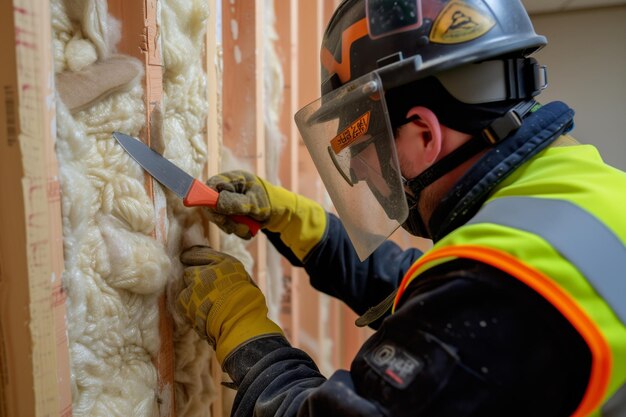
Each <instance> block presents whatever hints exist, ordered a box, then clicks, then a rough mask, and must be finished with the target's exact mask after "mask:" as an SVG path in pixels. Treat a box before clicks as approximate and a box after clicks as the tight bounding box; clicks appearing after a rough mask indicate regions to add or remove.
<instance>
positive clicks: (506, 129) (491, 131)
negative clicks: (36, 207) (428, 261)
mask: <svg viewBox="0 0 626 417" xmlns="http://www.w3.org/2000/svg"><path fill="white" fill-rule="evenodd" d="M535 105H537V102H535V100H528V101H523V102H521V103H519V104H518V105H516V106H515V107H513V108H512V109H511V110H509V111H508V112H507V113H506V114H505V115H504V116H502V117H500V118H498V119H496V120H494V121H493V122H492V123H491V124H490V125H489V126H488V127H486V128H485V129H483V131H482V132H481V135H480V136H479V137H473V138H471V139H470V140H468V141H467V142H465V143H464V144H463V145H461V146H459V147H458V148H457V149H455V150H454V151H452V152H450V153H449V154H448V155H446V156H445V157H443V158H442V159H441V160H439V161H437V162H436V163H435V164H433V165H432V166H431V167H430V168H428V169H426V170H425V171H424V172H422V173H421V174H419V175H418V176H416V177H414V178H411V179H409V180H407V181H406V182H405V186H406V187H408V188H409V190H411V193H412V195H409V194H406V197H407V201H408V203H409V217H408V218H407V220H406V222H405V223H404V224H403V225H402V227H403V228H404V229H405V230H406V231H408V232H409V233H411V234H412V235H415V236H419V237H424V238H428V239H431V238H432V236H431V235H430V232H429V230H428V228H427V227H426V224H425V222H424V219H423V218H422V216H421V214H420V213H419V207H418V205H419V201H420V195H421V193H422V191H423V190H424V189H425V188H426V187H428V186H429V185H430V184H432V183H433V182H435V181H436V180H438V179H439V178H441V177H442V176H444V175H445V174H447V173H448V172H450V171H452V170H453V169H454V168H456V167H458V166H459V165H461V164H462V163H463V162H465V161H467V160H469V159H470V158H471V157H473V156H474V155H476V154H478V152H480V151H481V150H483V149H486V148H487V147H490V146H493V145H495V144H496V143H498V142H500V141H502V140H503V139H504V138H506V137H507V136H509V135H510V134H511V133H513V132H514V131H516V130H517V129H519V128H520V127H521V126H522V119H523V118H524V116H526V114H528V113H529V112H530V111H531V110H532V109H533V108H534V107H535Z"/></svg>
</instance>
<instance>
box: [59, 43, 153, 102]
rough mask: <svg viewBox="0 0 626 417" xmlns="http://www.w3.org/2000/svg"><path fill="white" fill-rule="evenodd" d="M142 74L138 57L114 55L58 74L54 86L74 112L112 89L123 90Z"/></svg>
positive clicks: (111, 91) (112, 91)
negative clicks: (78, 69)
mask: <svg viewBox="0 0 626 417" xmlns="http://www.w3.org/2000/svg"><path fill="white" fill-rule="evenodd" d="M142 75H143V65H142V64H141V62H139V60H137V59H135V58H132V57H129V56H125V55H117V56H112V57H110V58H108V59H106V60H104V61H97V62H94V63H93V64H90V65H88V66H86V67H85V68H83V69H81V70H80V71H65V72H62V73H59V74H57V75H56V88H57V91H58V93H59V97H60V98H61V101H63V103H64V104H65V105H66V106H67V108H68V109H69V110H70V111H71V112H77V111H80V110H82V109H85V108H86V107H89V106H90V105H92V104H94V103H96V102H97V101H99V100H102V99H104V98H105V97H107V96H109V95H111V94H113V93H115V92H118V91H125V90H126V89H128V88H129V87H130V86H131V85H132V83H133V82H134V81H135V80H136V79H137V78H139V77H141V76H142Z"/></svg>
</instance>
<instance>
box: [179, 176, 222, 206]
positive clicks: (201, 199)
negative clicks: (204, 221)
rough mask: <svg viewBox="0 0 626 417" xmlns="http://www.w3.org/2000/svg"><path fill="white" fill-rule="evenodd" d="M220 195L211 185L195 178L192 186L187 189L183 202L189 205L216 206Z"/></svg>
mask: <svg viewBox="0 0 626 417" xmlns="http://www.w3.org/2000/svg"><path fill="white" fill-rule="evenodd" d="M219 196H220V194H219V193H218V192H217V191H215V190H214V189H212V188H211V187H208V186H207V185H205V184H204V183H202V182H200V181H198V180H193V183H191V188H190V189H189V191H187V195H186V196H185V198H184V199H183V204H184V205H185V206H187V207H193V206H206V207H215V206H217V199H218V198H219Z"/></svg>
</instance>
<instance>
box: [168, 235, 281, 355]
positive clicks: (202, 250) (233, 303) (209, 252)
mask: <svg viewBox="0 0 626 417" xmlns="http://www.w3.org/2000/svg"><path fill="white" fill-rule="evenodd" d="M180 260H181V262H182V263H183V265H185V272H184V276H183V279H184V281H185V284H186V286H187V287H186V288H185V289H184V290H183V291H181V293H180V295H179V296H178V307H179V308H180V310H181V312H182V313H183V314H184V315H185V316H186V317H187V319H189V321H190V322H191V323H192V324H193V327H194V328H195V330H196V331H197V332H198V334H199V335H200V337H202V338H205V339H207V341H208V342H209V344H211V345H212V346H213V348H214V349H215V353H216V356H217V359H218V361H219V362H220V364H222V363H224V360H226V358H228V356H229V355H230V354H231V353H232V352H233V351H235V350H236V349H237V348H238V347H240V346H242V345H244V344H246V342H249V341H251V340H255V339H258V338H259V337H262V336H270V335H282V334H283V332H282V330H281V328H280V327H278V325H277V324H276V323H274V322H273V321H271V320H270V319H269V318H267V305H266V303H265V297H264V296H263V294H262V293H261V290H259V288H258V287H257V286H256V285H255V284H254V283H253V282H252V280H251V279H250V276H249V275H248V273H247V272H246V270H245V269H244V267H243V265H242V264H241V262H239V261H238V260H237V259H235V258H233V257H232V256H230V255H226V254H224V253H221V252H218V251H216V250H213V249H211V248H209V247H207V246H193V247H191V248H189V249H187V250H185V251H184V252H183V253H182V254H181V255H180Z"/></svg>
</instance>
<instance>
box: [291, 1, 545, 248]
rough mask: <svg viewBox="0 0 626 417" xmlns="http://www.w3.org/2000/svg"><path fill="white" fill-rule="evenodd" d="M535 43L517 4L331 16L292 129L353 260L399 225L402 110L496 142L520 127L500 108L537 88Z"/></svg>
mask: <svg viewBox="0 0 626 417" xmlns="http://www.w3.org/2000/svg"><path fill="white" fill-rule="evenodd" d="M546 43H547V42H546V39H545V38H544V37H543V36H539V35H537V34H536V33H535V32H534V30H533V27H532V24H531V22H530V19H529V17H528V15H527V13H526V11H525V10H524V7H523V6H522V4H521V2H520V1H519V0H448V1H446V0H345V1H343V2H342V3H341V4H340V5H339V6H338V8H337V10H336V11H335V13H334V14H333V16H332V18H331V20H330V22H329V24H328V26H327V28H326V31H325V34H324V38H323V41H322V49H321V63H322V85H321V90H322V97H321V98H320V99H319V100H317V101H315V102H313V103H311V104H309V105H308V106H306V107H304V108H303V109H301V110H300V111H299V112H298V113H297V114H296V123H297V125H298V128H299V130H300V133H301V134H302V137H303V139H304V142H305V144H306V146H307V148H308V149H309V152H310V153H311V156H312V158H313V160H314V162H315V164H316V167H317V169H318V171H319V172H320V175H321V177H322V180H323V181H324V184H325V186H326V188H327V190H328V192H329V194H330V197H331V199H332V201H333V203H334V204H335V208H336V209H337V212H338V214H339V216H340V218H341V220H342V222H343V223H344V226H345V227H346V230H347V231H348V234H349V235H350V238H351V240H352V241H353V243H354V246H355V249H356V250H357V253H358V254H359V256H360V257H361V258H364V257H365V256H367V255H369V253H371V251H373V250H374V249H375V248H376V247H377V246H378V245H379V244H380V243H381V242H382V241H384V240H385V239H386V238H387V237H388V236H389V235H390V234H391V233H392V232H393V231H394V230H395V229H396V228H397V227H399V226H400V225H401V224H403V223H404V222H405V220H406V218H407V216H408V213H409V208H408V204H407V202H406V197H405V196H404V188H403V181H402V177H401V174H400V170H399V166H398V165H399V164H398V156H397V155H396V151H395V144H394V136H393V129H394V128H397V127H398V126H400V125H402V124H403V123H406V122H407V120H406V114H407V112H408V110H409V109H410V108H411V107H413V106H417V105H422V106H426V107H428V108H430V109H431V110H432V111H433V112H434V113H435V114H436V115H437V117H438V118H439V119H440V121H441V122H442V123H443V124H444V125H446V126H449V127H451V128H453V129H456V130H459V131H462V132H467V133H471V134H479V133H482V134H483V135H484V136H485V137H486V138H487V139H489V141H491V142H496V141H498V140H499V139H502V138H503V136H506V135H507V134H508V133H510V132H511V131H512V130H513V129H514V128H515V127H516V124H517V125H519V124H521V120H520V119H521V117H519V116H520V115H519V114H518V113H515V114H513V115H511V114H509V113H510V110H511V108H513V107H514V106H516V105H517V104H518V103H520V102H524V101H527V100H530V99H532V97H533V96H535V95H537V94H538V93H539V92H540V91H541V90H542V89H543V88H545V85H546V76H545V68H544V67H541V66H539V65H538V64H537V62H536V61H535V60H534V59H532V58H528V55H529V54H530V53H532V52H533V51H536V50H537V49H539V48H541V47H542V46H544V45H545V44H546ZM526 111H527V110H526ZM507 116H510V117H509V118H510V119H511V120H510V121H509V119H507ZM516 116H517V117H516ZM503 118H504V119H503ZM496 122H497V123H496ZM509 122H510V123H509ZM517 127H519V126H517ZM457 159H458V158H457ZM461 162H462V161H461ZM452 168H454V167H452ZM449 169H451V168H449ZM359 170H360V171H361V172H362V173H363V174H362V175H361V176H359V173H358V172H356V171H359ZM438 175H440V173H439V174H438Z"/></svg>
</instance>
